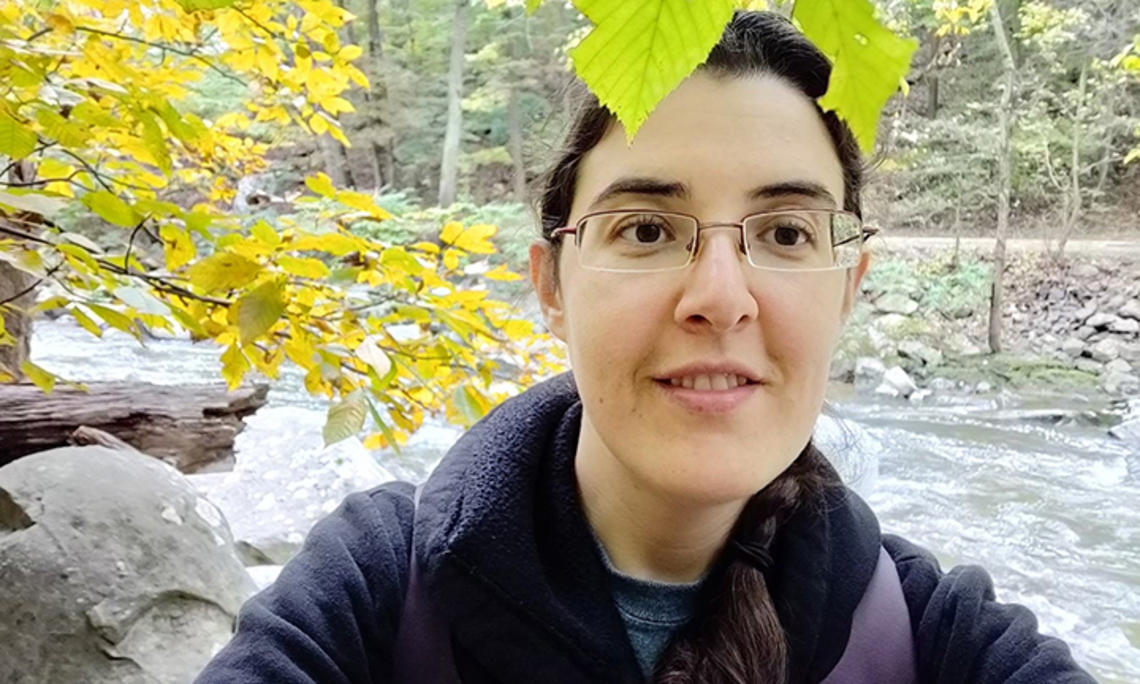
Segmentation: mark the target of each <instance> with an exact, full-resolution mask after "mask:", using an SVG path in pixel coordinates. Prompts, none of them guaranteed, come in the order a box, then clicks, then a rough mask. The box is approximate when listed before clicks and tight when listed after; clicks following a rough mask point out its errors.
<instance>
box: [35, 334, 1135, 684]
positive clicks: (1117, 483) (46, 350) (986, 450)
mask: <svg viewBox="0 0 1140 684" xmlns="http://www.w3.org/2000/svg"><path fill="white" fill-rule="evenodd" d="M32 345H33V347H32V349H33V360H35V361H36V363H39V364H40V365H42V366H44V367H45V368H47V369H49V370H52V371H54V372H56V373H59V374H62V375H64V376H65V377H68V378H71V379H75V380H90V381H94V380H138V381H147V382H154V383H159V384H183V383H194V382H203V381H205V380H207V379H212V378H217V377H219V364H218V360H217V356H218V352H217V349H216V348H215V347H212V346H209V345H205V344H197V345H195V344H191V343H190V342H188V341H185V340H178V339H175V340H161V341H150V342H147V344H146V345H145V346H139V344H138V343H137V342H135V341H134V340H133V339H131V338H129V337H127V336H125V335H122V334H121V333H116V332H114V331H109V332H107V333H105V337H104V339H103V340H101V341H99V340H94V339H93V338H91V337H90V336H89V335H88V334H87V333H85V332H83V331H82V330H80V329H78V328H77V327H75V326H73V325H71V324H70V322H69V321H66V320H61V321H55V322H52V321H43V322H40V323H39V324H38V325H37V327H36V330H35V335H34V337H33V341H32ZM830 403H831V411H832V412H833V413H834V414H835V415H837V416H839V417H841V418H843V419H844V421H845V423H846V424H847V425H849V426H850V432H851V434H853V435H855V436H856V438H857V439H856V442H857V443H856V444H855V445H854V446H853V447H851V449H850V452H851V453H848V454H845V455H844V454H840V455H839V456H840V457H844V456H845V457H847V460H848V461H852V462H858V463H861V466H860V467H859V468H858V470H859V472H861V473H863V474H864V475H866V477H864V479H863V481H862V482H861V483H860V487H859V489H860V491H862V492H863V493H864V494H865V496H866V497H867V499H868V501H869V502H870V504H871V506H872V507H873V508H874V509H875V511H876V513H877V514H878V516H879V519H880V521H881V523H882V526H883V529H884V531H886V532H892V533H897V534H901V535H903V536H905V537H907V538H908V539H910V540H912V541H914V542H917V543H919V544H921V545H923V546H925V547H926V548H928V549H931V550H932V551H934V552H935V554H936V555H937V557H938V558H939V560H940V562H941V563H942V564H943V567H944V568H947V567H950V566H953V565H958V564H979V565H982V566H983V567H985V568H986V569H987V570H988V571H989V572H990V574H991V575H992V576H993V578H994V582H995V585H996V587H997V595H998V599H999V600H1001V601H1005V602H1015V603H1021V604H1023V605H1026V606H1028V607H1029V608H1030V609H1031V610H1033V612H1034V613H1035V614H1036V615H1037V617H1038V620H1039V621H1040V623H1041V629H1042V631H1043V632H1046V633H1048V634H1053V635H1056V636H1059V637H1061V638H1063V639H1065V641H1067V642H1068V643H1069V644H1070V646H1071V647H1072V648H1073V651H1074V654H1075V656H1076V658H1077V660H1078V661H1079V662H1080V663H1081V664H1082V665H1083V666H1084V667H1087V668H1088V669H1089V670H1091V671H1092V672H1093V674H1094V675H1095V676H1096V677H1097V679H1098V680H1099V681H1101V682H1105V683H1108V684H1125V683H1127V684H1135V683H1136V682H1140V454H1133V453H1131V452H1130V451H1129V450H1128V449H1127V448H1126V447H1125V446H1124V445H1123V444H1122V443H1120V442H1117V441H1115V440H1113V439H1111V438H1110V437H1108V436H1107V430H1106V423H1107V422H1108V421H1111V420H1113V411H1114V410H1116V411H1119V408H1114V407H1112V406H1110V405H1109V403H1108V402H1107V401H1106V400H1098V399H1095V398H1093V399H1084V398H1075V397H1064V398H1056V397H1053V398H1050V397H1025V396H1014V395H1009V394H998V395H997V396H996V397H950V396H947V397H934V398H931V399H928V400H927V401H926V402H925V403H923V404H920V405H912V404H909V403H907V402H904V401H902V400H888V399H884V398H879V397H867V396H858V395H853V394H851V393H849V392H843V391H841V390H837V391H836V392H834V393H833V396H832V398H831V402H830ZM285 406H288V407H293V408H303V409H305V410H309V411H314V412H316V413H318V414H320V415H323V413H324V409H325V404H324V401H323V400H322V399H315V398H312V397H310V396H308V395H307V394H306V393H305V392H304V390H303V389H302V386H301V378H300V375H299V374H298V373H295V372H288V371H286V372H285V373H284V374H283V376H282V378H281V380H280V381H278V382H277V383H276V384H275V385H274V386H273V389H272V390H271V392H270V395H269V406H268V407H266V408H265V409H262V411H259V412H258V414H257V415H255V416H254V417H253V418H252V419H250V420H249V427H248V429H247V430H246V431H245V432H244V433H243V434H242V435H241V436H240V438H239V451H238V454H237V458H239V459H240V458H241V453H242V451H241V450H242V449H254V448H257V445H258V444H259V443H260V442H261V441H262V439H261V437H265V438H266V439H265V441H266V442H269V441H272V440H270V439H268V438H269V437H270V436H271V435H272V434H273V433H274V431H276V430H278V429H280V428H281V425H280V424H279V423H280V421H279V420H278V419H276V418H275V410H274V409H275V408H277V407H285ZM1135 410H1140V405H1138V406H1137V407H1136V409H1135ZM280 413H281V414H282V415H285V414H287V412H285V411H282V412H280ZM282 419H283V418H282ZM425 434H426V435H429V436H428V437H422V436H421V439H420V443H421V445H424V446H427V447H429V448H421V450H420V451H416V450H414V449H413V450H411V452H410V453H412V454H420V456H419V457H418V458H413V459H412V462H409V460H408V457H407V456H404V457H403V458H399V459H396V458H394V457H389V456H385V455H383V454H381V455H380V456H379V459H380V460H381V463H382V464H383V465H385V466H386V467H388V468H389V470H391V471H392V472H394V473H396V474H397V475H400V476H402V477H407V478H411V479H419V478H421V477H423V476H424V474H425V473H426V472H427V469H428V468H429V467H430V463H431V462H433V461H434V456H437V455H438V451H439V449H440V448H441V445H444V444H446V443H447V441H448V440H449V439H450V438H452V437H453V436H454V435H456V434H458V433H457V432H456V431H455V430H453V429H450V428H448V427H447V426H441V425H435V426H432V427H431V429H429V430H427V431H425ZM835 452H836V448H835V447H832V450H831V452H830V453H833V454H834V453H835ZM841 470H843V469H842V468H841Z"/></svg>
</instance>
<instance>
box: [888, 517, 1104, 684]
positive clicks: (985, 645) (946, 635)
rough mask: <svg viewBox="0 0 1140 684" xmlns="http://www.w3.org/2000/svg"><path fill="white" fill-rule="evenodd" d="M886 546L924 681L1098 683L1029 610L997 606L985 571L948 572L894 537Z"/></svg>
mask: <svg viewBox="0 0 1140 684" xmlns="http://www.w3.org/2000/svg"><path fill="white" fill-rule="evenodd" d="M883 544H884V546H885V547H886V549H887V551H888V552H889V553H890V554H891V557H892V558H893V559H894V560H895V564H896V565H897V566H898V571H899V578H900V579H901V580H902V586H903V594H904V595H905V596H906V602H907V606H908V608H909V609H910V619H911V629H912V630H913V632H914V638H915V649H916V656H917V660H918V675H919V680H920V681H923V682H934V683H937V684H956V683H959V682H963V683H964V682H977V683H978V684H998V683H1002V684H1086V683H1091V684H1095V680H1094V679H1093V678H1092V677H1091V676H1090V675H1089V674H1088V673H1087V672H1085V671H1084V670H1083V669H1081V668H1080V667H1079V666H1078V665H1077V664H1076V662H1074V661H1073V658H1072V656H1071V655H1070V653H1069V647H1068V646H1067V645H1066V644H1065V642H1063V641H1061V640H1060V639H1056V638H1053V637H1047V636H1044V635H1042V634H1041V633H1040V632H1038V631H1037V618H1036V617H1034V615H1033V613H1031V612H1030V611H1029V609H1027V608H1025V607H1024V606H1019V605H1014V604H1004V603H998V602H997V601H996V600H995V597H994V587H993V581H992V580H991V579H990V577H989V575H988V574H986V572H985V571H984V570H982V569H981V568H979V567H977V566H961V567H956V568H954V569H952V570H951V571H950V572H949V573H943V572H942V570H941V568H939V566H938V561H937V560H935V558H934V557H933V556H932V555H931V554H930V553H929V552H928V551H926V550H925V549H922V548H920V547H918V546H916V545H914V544H911V543H910V542H907V541H906V540H904V539H901V538H899V537H896V536H894V535H884V536H883Z"/></svg>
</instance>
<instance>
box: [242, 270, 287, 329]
mask: <svg viewBox="0 0 1140 684" xmlns="http://www.w3.org/2000/svg"><path fill="white" fill-rule="evenodd" d="M281 295H282V293H281V285H280V284H279V283H277V282H275V281H270V282H267V283H262V284H261V285H258V286H257V287H256V288H254V289H253V290H252V291H250V292H249V293H248V294H246V295H245V296H244V297H242V298H241V299H239V300H237V303H235V304H234V306H236V307H237V325H238V332H239V333H240V334H241V341H242V344H249V343H250V342H252V341H253V340H255V339H257V338H258V337H261V336H262V335H264V334H265V333H267V332H269V329H270V328H272V327H273V324H274V323H276V322H277V319H279V318H281V314H282V313H283V312H284V311H285V302H284V300H283V299H282V296H281Z"/></svg>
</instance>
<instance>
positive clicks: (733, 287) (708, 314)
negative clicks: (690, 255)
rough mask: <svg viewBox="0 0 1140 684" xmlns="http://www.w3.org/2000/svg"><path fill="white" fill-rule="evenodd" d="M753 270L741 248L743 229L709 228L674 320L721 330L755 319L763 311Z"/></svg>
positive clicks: (697, 328) (695, 329)
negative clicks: (754, 287)
mask: <svg viewBox="0 0 1140 684" xmlns="http://www.w3.org/2000/svg"><path fill="white" fill-rule="evenodd" d="M751 270H752V266H751V265H750V264H749V263H748V260H747V258H746V257H745V256H744V253H743V252H742V251H741V250H740V230H739V228H721V227H717V228H705V229H704V230H702V232H701V239H700V251H699V252H697V256H696V262H695V263H693V264H691V265H690V266H689V268H687V269H686V270H685V272H684V276H683V278H684V291H683V292H682V294H681V299H680V300H679V301H678V302H677V306H676V309H675V310H674V319H675V320H676V321H677V323H678V324H679V325H681V326H682V327H683V328H686V329H688V330H691V331H693V332H703V331H708V330H712V331H714V332H718V333H723V332H728V331H730V330H733V329H735V328H737V327H739V326H742V325H745V324H747V323H748V322H749V321H751V320H754V319H755V318H756V317H757V316H758V315H759V313H760V310H759V304H758V303H757V302H756V298H755V297H754V296H753V294H752V292H751V290H750V289H749V281H750V280H753V279H750V278H749V277H748V275H749V272H750V271H751Z"/></svg>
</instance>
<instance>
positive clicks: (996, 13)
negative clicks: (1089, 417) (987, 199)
mask: <svg viewBox="0 0 1140 684" xmlns="http://www.w3.org/2000/svg"><path fill="white" fill-rule="evenodd" d="M990 20H991V24H992V25H993V30H994V40H996V41H997V44H998V47H999V48H1000V50H1001V54H1002V81H1003V88H1002V93H1001V103H1000V104H999V105H998V140H999V142H998V212H997V234H996V235H995V237H996V240H995V241H994V259H993V261H994V278H993V289H992V291H991V293H990V324H989V343H990V351H991V352H993V353H995V354H996V353H998V352H1000V351H1001V324H1002V310H1003V309H1004V301H1003V300H1004V297H1003V296H1002V295H1003V289H1002V288H1003V280H1004V274H1005V238H1006V234H1007V233H1008V232H1009V195H1010V166H1011V163H1012V160H1011V159H1010V154H1011V153H1010V145H1009V136H1010V130H1011V128H1012V126H1013V121H1012V120H1013V88H1014V74H1015V67H1014V61H1013V52H1012V51H1011V50H1010V47H1009V38H1008V37H1007V36H1006V33H1005V26H1004V24H1003V23H1002V18H1001V11H1000V10H999V9H998V4H997V3H995V4H994V6H993V7H992V8H991V9H990Z"/></svg>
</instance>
